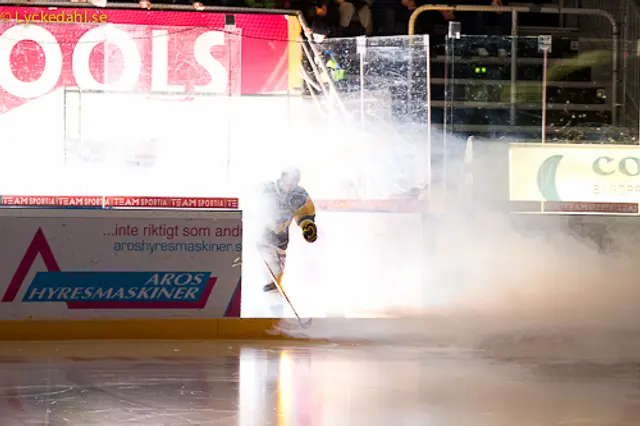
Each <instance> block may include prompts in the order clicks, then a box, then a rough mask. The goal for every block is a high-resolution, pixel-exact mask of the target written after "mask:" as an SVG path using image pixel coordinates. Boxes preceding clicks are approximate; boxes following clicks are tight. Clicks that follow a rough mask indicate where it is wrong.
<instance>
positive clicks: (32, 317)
mask: <svg viewBox="0 0 640 426" xmlns="http://www.w3.org/2000/svg"><path fill="white" fill-rule="evenodd" d="M14 201H15V200H14ZM2 202H3V203H4V204H7V203H11V202H12V200H11V199H10V198H9V197H5V198H4V199H3V201H2ZM318 204H319V208H320V212H319V223H320V225H321V227H320V229H321V230H322V232H323V233H324V235H322V239H321V241H319V242H318V243H317V244H314V245H309V244H305V243H304V242H303V241H302V240H301V237H300V236H298V235H297V234H296V235H295V237H294V238H293V240H294V242H293V244H292V250H290V251H291V252H292V254H291V263H290V264H289V265H290V268H288V270H287V273H288V276H289V279H290V281H293V283H295V284H298V283H299V281H300V280H302V279H305V278H306V277H310V276H312V277H314V278H313V279H314V280H316V281H315V282H312V283H310V286H312V287H313V288H315V293H313V292H311V293H309V298H310V299H312V300H313V301H314V302H318V304H320V305H322V302H321V301H320V302H319V300H320V298H322V297H324V298H326V301H325V304H324V308H325V310H323V311H321V312H318V311H313V310H310V309H309V307H308V305H305V302H304V301H300V300H299V299H298V307H299V309H300V310H301V311H302V312H303V315H304V314H306V315H307V316H313V317H315V318H316V319H314V327H316V326H320V327H322V325H323V324H327V323H329V324H335V322H336V321H338V322H341V321H347V322H349V323H353V322H354V321H355V322H356V323H358V322H360V321H370V320H367V319H360V320H356V319H352V318H350V319H339V318H338V319H328V318H319V317H326V316H333V315H335V314H337V315H338V316H344V315H345V312H347V313H348V314H351V315H350V316H353V317H355V318H358V317H359V316H360V315H359V314H361V313H362V312H364V311H372V312H381V311H383V310H384V308H385V303H386V302H388V301H390V300H391V299H392V294H391V293H397V289H393V288H390V287H389V286H388V285H386V283H387V282H389V280H393V279H394V278H398V277H401V275H400V274H398V273H397V272H394V268H390V267H388V266H389V265H394V264H397V263H398V262H401V261H402V260H403V259H404V261H407V258H406V253H407V251H414V252H417V251H418V249H419V247H420V244H421V242H422V241H421V239H419V238H416V239H413V240H411V242H409V239H408V238H407V236H408V235H410V234H414V235H415V234H420V232H417V231H418V230H420V229H421V228H420V227H421V226H422V214H420V213H417V212H415V211H412V208H411V206H405V207H404V210H405V211H402V212H398V211H396V212H390V211H387V210H385V208H386V207H385V206H383V205H377V204H376V205H371V206H366V207H368V208H369V209H371V210H368V211H367V210H365V211H363V210H361V211H353V210H351V209H353V206H350V205H344V204H341V203H338V204H336V203H335V202H324V201H321V200H319V202H318ZM361 207H362V206H361ZM241 217H242V213H241V212H240V211H239V210H235V211H234V210H231V211H229V210H226V211H225V210H220V211H197V209H191V210H183V211H180V210H177V211H176V210H162V209H159V210H146V211H140V210H117V209H115V208H114V209H109V208H108V206H107V208H103V207H99V206H98V208H96V209H73V208H65V209H60V208H54V209H52V208H46V207H45V208H28V209H24V208H16V209H13V208H11V209H9V208H4V209H0V223H2V225H0V236H2V240H3V241H5V244H4V245H3V246H4V247H5V248H4V250H3V253H2V258H3V262H2V263H1V264H0V276H1V277H2V280H1V281H0V282H2V283H3V285H2V287H1V288H0V294H1V296H0V297H2V302H0V340H83V339H159V340H165V339H233V338H236V339H245V338H246V339H263V338H267V339H274V338H275V339H283V338H296V339H308V338H309V336H307V335H306V334H304V333H303V334H294V335H291V336H285V335H283V334H282V333H281V332H279V331H277V330H276V328H277V325H278V324H279V322H280V320H278V319H272V318H251V316H253V315H252V313H251V312H249V313H248V316H250V317H249V318H239V317H240V302H241V298H240V296H241V294H242V293H241V282H240V277H241V267H240V266H237V265H236V266H234V265H235V264H236V263H237V259H238V258H239V255H240V252H239V251H238V250H239V249H240V250H241V246H242V228H241ZM170 229H173V230H174V231H169V230H170ZM175 229H177V230H178V231H175ZM216 229H222V231H221V232H222V234H221V235H220V236H217V237H216V236H215V234H216V231H215V230H216ZM225 230H226V231H225ZM236 230H239V231H238V232H235V231H236ZM186 231H189V232H188V234H189V235H187V236H185V235H184V233H185V232H186ZM170 232H177V233H178V234H179V235H177V236H173V237H171V240H170V241H172V242H171V244H174V245H175V244H181V245H183V246H182V248H181V249H176V248H171V247H169V246H168V245H167V244H168V243H167V238H168V237H169V236H170V235H169V234H170ZM234 232H235V233H234ZM294 232H295V231H294ZM151 234H153V235H151ZM204 234H206V235H207V237H203V235H204ZM203 239H206V240H208V242H209V243H210V244H219V245H220V247H218V248H217V249H216V248H210V251H209V252H208V253H202V249H198V250H199V252H197V253H194V252H185V250H186V249H185V247H184V245H185V244H194V243H195V242H198V243H199V242H201V241H202V240H203ZM400 239H402V240H403V241H399V240H400ZM209 240H210V241H209ZM298 240H300V241H298ZM394 241H395V243H393V242H394ZM8 242H10V243H8ZM347 242H349V244H347ZM136 243H137V244H138V245H137V246H136V245H135V244H136ZM392 243H393V244H392ZM140 250H143V251H144V250H146V253H144V252H141V251H140ZM211 250H215V252H214V253H212V252H211ZM226 250H228V251H226ZM309 250H315V251H316V252H317V253H316V256H313V258H312V257H311V256H309V260H308V261H305V262H304V264H302V263H301V259H303V258H306V256H307V255H308V254H309V253H310V252H309ZM151 251H152V252H151ZM319 259H323V262H326V263H327V264H326V265H323V264H322V262H319ZM345 259H349V263H348V264H345V263H344V261H345ZM372 259H375V262H373V263H374V264H377V265H380V266H379V267H378V268H377V269H376V268H375V267H373V265H372ZM385 260H386V262H388V263H386V262H385ZM243 263H244V262H243ZM367 265H368V266H367ZM242 268H243V269H244V265H243V266H242ZM336 268H342V273H340V274H337V275H335V276H333V274H334V272H332V271H335V270H336ZM337 270H340V269H337ZM185 271H186V272H185ZM155 273H162V274H171V273H173V274H174V275H175V276H173V277H169V278H173V279H174V280H175V279H177V280H178V281H180V282H178V283H170V282H165V285H164V287H167V289H166V290H167V291H164V292H162V293H160V292H159V291H156V292H155V293H154V292H153V290H149V289H147V291H146V292H144V291H141V290H140V289H139V288H138V287H140V284H139V283H138V284H136V281H135V280H137V279H143V280H147V281H148V280H149V279H151V280H152V282H151V284H154V283H155V284H158V283H157V281H158V277H155V275H154V274H155ZM207 273H209V274H210V275H208V277H209V278H210V279H213V278H215V279H216V282H215V283H214V285H213V286H212V288H210V289H208V288H207V284H206V283H204V281H202V280H201V281H202V282H191V283H186V282H185V283H183V282H182V281H187V280H189V274H190V275H193V276H194V277H192V278H191V279H195V275H196V274H204V275H206V274H207ZM83 274H84V275H83ZM131 274H133V275H131ZM136 274H138V275H141V276H140V277H136ZM145 274H146V275H145ZM154 278H155V280H156V282H154V281H153V279H154ZM203 278H207V277H206V276H203ZM79 280H80V281H79ZM82 280H84V281H82ZM87 280H88V283H87ZM132 280H133V281H132ZM159 280H160V281H162V277H160V278H159ZM181 280H182V281H181ZM209 282H210V280H209ZM182 284H184V285H186V286H187V287H189V286H190V287H193V288H195V290H194V292H189V291H188V290H180V288H179V287H180V285H182ZM109 286H111V287H109ZM174 287H176V288H175V289H174ZM295 287H297V288H300V287H301V286H300V285H291V288H292V289H291V292H290V296H292V297H295V296H296V291H295V289H294V288H295ZM61 288H62V290H61ZM101 288H102V290H101ZM65 289H68V290H66V292H65ZM132 292H135V294H133V295H132ZM245 293H246V292H245ZM257 293H258V294H260V293H261V292H257ZM189 295H194V296H195V297H196V299H197V300H196V301H194V302H189V301H185V300H179V299H180V298H182V299H184V298H186V297H187V296H189ZM134 296H135V297H134ZM340 296H341V297H340ZM145 297H146V298H151V299H154V300H143V299H145ZM172 297H173V299H172ZM405 297H411V296H410V295H409V296H405ZM243 298H244V296H243ZM374 299H375V300H374ZM318 304H316V305H318ZM403 304H404V302H403ZM327 307H328V308H327ZM329 308H335V309H337V310H338V311H340V312H339V313H336V312H328V311H327V310H326V309H329ZM242 315H243V316H247V314H246V313H243V314H242ZM286 316H287V317H290V316H291V315H290V314H289V313H287V314H286ZM318 316H319V317H318ZM360 317H361V316H360ZM295 325H296V324H295V321H294V322H293V326H294V327H295Z"/></svg>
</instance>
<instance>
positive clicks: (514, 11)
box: [409, 5, 620, 126]
mask: <svg viewBox="0 0 640 426" xmlns="http://www.w3.org/2000/svg"><path fill="white" fill-rule="evenodd" d="M428 11H451V12H493V13H510V14H511V51H512V53H511V76H510V84H511V109H512V115H513V114H514V113H515V107H516V86H517V63H518V54H517V51H518V49H517V46H516V43H517V36H518V15H519V14H520V13H548V14H557V15H580V16H598V17H601V18H603V19H605V20H606V21H608V22H609V24H610V26H611V44H612V49H613V52H612V55H613V58H612V65H611V67H612V74H611V87H612V89H611V101H610V102H611V104H610V107H611V124H612V125H614V126H615V125H617V123H618V108H619V107H620V104H619V102H618V86H619V84H618V82H619V73H620V58H619V38H620V28H619V26H618V23H617V21H616V19H615V17H614V15H612V14H611V13H609V12H607V11H605V10H599V9H584V8H563V7H553V6H545V7H536V6H462V5H460V6H447V5H425V6H420V7H418V8H417V9H416V10H414V11H413V13H412V14H411V17H410V18H409V35H415V26H416V20H417V19H418V16H420V15H421V14H422V13H424V12H428Z"/></svg>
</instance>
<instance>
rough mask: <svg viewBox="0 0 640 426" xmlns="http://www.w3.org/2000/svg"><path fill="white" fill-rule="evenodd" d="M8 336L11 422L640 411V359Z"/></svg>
mask: <svg viewBox="0 0 640 426" xmlns="http://www.w3.org/2000/svg"><path fill="white" fill-rule="evenodd" d="M0 348H1V349H0V412H1V413H2V417H3V419H2V424H3V425H6V426H18V425H19V426H23V425H25V426H26V425H50V426H58V425H74V426H75V425H77V426H112V425H116V424H122V425H125V424H126V425H148V426H183V425H184V426H192V425H203V426H204V425H211V426H267V425H278V426H389V425H397V426H425V425H429V426H514V425H519V426H556V425H557V426H560V425H563V426H564V425H571V426H603V425H606V426H635V425H638V424H640V384H639V379H638V377H639V374H640V367H639V366H638V363H637V360H636V362H629V361H620V362H603V363H598V362H586V361H585V362H573V363H572V362H566V361H565V360H563V359H562V358H553V357H547V358H539V357H538V358H536V357H532V356H527V354H526V353H521V354H520V356H514V353H513V351H505V352H504V353H503V354H502V355H500V354H499V352H500V351H498V353H497V354H496V353H495V352H494V353H491V354H490V353H478V352H475V353H472V352H468V351H462V350H456V349H454V348H442V347H440V348H433V347H416V346H402V345H400V346H393V347H391V346H379V345H378V346H375V345H371V346H353V345H345V346H339V345H311V344H298V345H292V344H282V345H281V344H278V343H270V344H263V343H256V342H253V343H252V342H246V343H240V342H226V343H225V342H216V343H190V342H158V343H144V342H127V343H123V342H100V343H97V342H87V343H11V344H1V345H0ZM530 349H531V348H530ZM533 352H535V351H533ZM507 354H509V355H508V356H507Z"/></svg>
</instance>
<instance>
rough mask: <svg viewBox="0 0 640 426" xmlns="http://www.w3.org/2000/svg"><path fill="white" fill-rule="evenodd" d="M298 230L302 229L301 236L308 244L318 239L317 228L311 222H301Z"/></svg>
mask: <svg viewBox="0 0 640 426" xmlns="http://www.w3.org/2000/svg"><path fill="white" fill-rule="evenodd" d="M300 228H302V236H303V237H304V239H305V240H306V241H307V242H308V243H313V242H315V241H316V240H317V239H318V228H317V227H316V224H315V223H313V222H312V221H310V220H303V221H302V223H301V224H300Z"/></svg>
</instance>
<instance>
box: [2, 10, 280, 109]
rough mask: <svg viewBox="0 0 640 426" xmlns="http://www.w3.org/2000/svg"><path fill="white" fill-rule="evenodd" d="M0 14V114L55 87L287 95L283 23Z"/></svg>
mask: <svg viewBox="0 0 640 426" xmlns="http://www.w3.org/2000/svg"><path fill="white" fill-rule="evenodd" d="M224 19H225V14H222V13H211V12H202V11H195V10H194V11H167V10H162V11H159V10H145V9H97V8H48V7H30V6H22V7H17V6H0V114H1V113H4V112H7V111H9V110H11V109H14V108H16V107H18V106H20V105H23V104H25V103H27V102H29V100H30V99H37V98H39V97H41V96H44V95H46V94H48V93H50V92H52V91H54V90H56V89H59V88H60V87H80V88H81V89H86V90H123V91H136V92H151V91H153V92H162V93H166V92H176V93H191V92H201V93H223V94H224V93H230V92H231V93H234V94H259V93H274V92H280V91H286V90H287V84H288V80H287V78H288V48H289V43H288V39H289V34H288V22H287V17H286V16H283V15H263V14H236V15H235V25H236V27H235V29H233V30H228V29H226V30H225V22H224Z"/></svg>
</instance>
